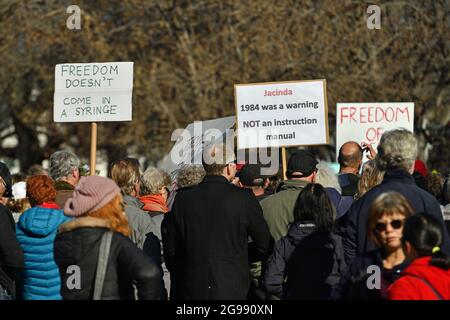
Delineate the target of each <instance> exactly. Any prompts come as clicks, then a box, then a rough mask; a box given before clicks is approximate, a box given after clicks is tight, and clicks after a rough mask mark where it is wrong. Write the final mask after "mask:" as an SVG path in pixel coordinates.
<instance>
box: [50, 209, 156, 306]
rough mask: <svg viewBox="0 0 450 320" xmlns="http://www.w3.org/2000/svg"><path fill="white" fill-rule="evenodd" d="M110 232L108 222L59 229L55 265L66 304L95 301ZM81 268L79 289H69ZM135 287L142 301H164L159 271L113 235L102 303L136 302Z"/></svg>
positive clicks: (86, 220) (88, 220)
mask: <svg viewBox="0 0 450 320" xmlns="http://www.w3.org/2000/svg"><path fill="white" fill-rule="evenodd" d="M108 229H110V223H109V221H108V220H104V219H99V218H92V217H80V218H76V219H73V220H72V221H69V222H67V223H65V224H63V225H61V227H60V232H59V233H58V235H57V236H56V239H55V261H56V264H57V265H58V268H59V272H60V274H61V283H62V286H61V295H62V297H63V299H64V300H90V299H92V298H93V293H94V283H95V276H96V268H97V261H98V254H99V251H100V243H101V239H102V236H103V233H105V232H106V231H108ZM74 265H75V266H78V267H79V272H80V274H81V277H80V283H79V288H76V287H69V285H68V284H69V283H70V282H71V281H68V280H69V277H72V278H73V275H72V274H71V273H70V272H69V273H68V271H69V270H70V269H69V268H71V267H72V266H74ZM132 284H135V285H136V288H137V294H138V297H139V299H141V300H147V299H156V300H159V299H161V298H162V297H163V283H162V276H161V272H160V268H159V267H158V266H157V265H156V264H155V263H154V262H153V260H152V259H150V258H149V257H148V256H147V255H146V254H145V253H144V252H142V250H140V249H138V248H137V247H136V246H135V245H134V244H133V242H131V240H130V239H129V238H127V237H125V236H124V235H122V234H120V233H118V232H114V234H113V237H112V241H111V247H110V253H109V259H108V265H107V269H106V274H105V280H104V284H103V290H102V299H103V300H118V299H121V300H133V299H134V298H135V297H134V289H133V286H132Z"/></svg>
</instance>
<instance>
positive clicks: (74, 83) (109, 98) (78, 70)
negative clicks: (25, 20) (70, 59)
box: [53, 62, 133, 122]
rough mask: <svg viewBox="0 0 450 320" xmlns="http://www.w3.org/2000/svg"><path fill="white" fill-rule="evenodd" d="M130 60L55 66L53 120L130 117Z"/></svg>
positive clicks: (126, 119) (82, 120)
mask: <svg viewBox="0 0 450 320" xmlns="http://www.w3.org/2000/svg"><path fill="white" fill-rule="evenodd" d="M132 91H133V62H106V63H64V64H57V65H56V67H55V94H54V113H53V120H54V121H55V122H101V121H130V120H131V118H132V108H131V97H132Z"/></svg>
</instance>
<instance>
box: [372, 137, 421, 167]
mask: <svg viewBox="0 0 450 320" xmlns="http://www.w3.org/2000/svg"><path fill="white" fill-rule="evenodd" d="M416 157H417V140H416V138H415V137H414V134H413V133H412V132H411V131H408V130H406V129H396V130H391V131H386V132H385V133H384V134H383V135H382V136H381V140H380V143H379V144H378V155H377V158H376V159H377V165H378V167H379V168H380V169H381V170H389V169H402V170H405V171H407V172H409V173H410V174H412V173H413V172H414V161H415V160H416Z"/></svg>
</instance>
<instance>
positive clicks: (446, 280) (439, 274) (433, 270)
mask: <svg viewBox="0 0 450 320" xmlns="http://www.w3.org/2000/svg"><path fill="white" fill-rule="evenodd" d="M430 260H431V258H430V257H423V258H418V259H416V260H414V261H413V262H411V264H410V265H409V267H408V268H406V269H405V271H404V275H405V276H407V275H412V276H415V277H420V278H422V279H425V280H427V281H428V282H429V283H430V284H431V285H432V286H433V287H434V289H435V290H436V291H437V292H439V293H440V294H441V295H442V296H443V297H449V296H450V270H443V269H441V268H438V267H435V266H432V265H430Z"/></svg>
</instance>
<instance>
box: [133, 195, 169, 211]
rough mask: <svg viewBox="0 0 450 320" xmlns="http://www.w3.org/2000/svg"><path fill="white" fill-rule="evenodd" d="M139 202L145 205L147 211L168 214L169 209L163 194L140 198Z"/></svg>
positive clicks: (144, 208)
mask: <svg viewBox="0 0 450 320" xmlns="http://www.w3.org/2000/svg"><path fill="white" fill-rule="evenodd" d="M138 199H139V201H141V202H142V203H143V204H144V207H143V208H142V209H143V210H145V211H154V212H163V213H167V212H168V211H169V208H168V207H167V204H166V201H165V200H164V198H163V196H162V195H161V194H148V195H145V196H140V197H138Z"/></svg>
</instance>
